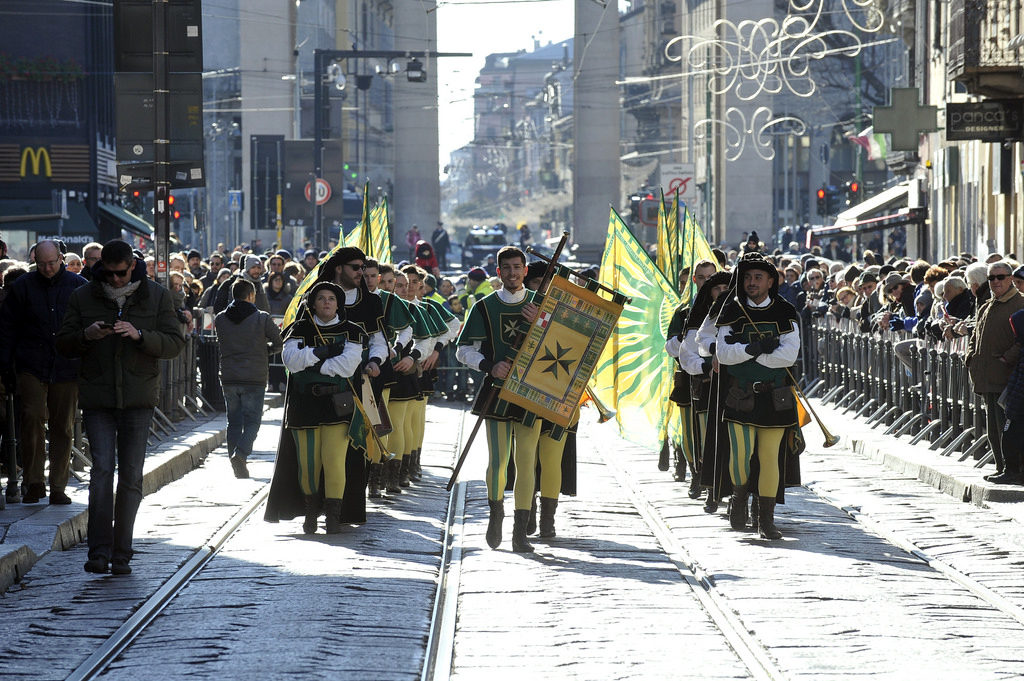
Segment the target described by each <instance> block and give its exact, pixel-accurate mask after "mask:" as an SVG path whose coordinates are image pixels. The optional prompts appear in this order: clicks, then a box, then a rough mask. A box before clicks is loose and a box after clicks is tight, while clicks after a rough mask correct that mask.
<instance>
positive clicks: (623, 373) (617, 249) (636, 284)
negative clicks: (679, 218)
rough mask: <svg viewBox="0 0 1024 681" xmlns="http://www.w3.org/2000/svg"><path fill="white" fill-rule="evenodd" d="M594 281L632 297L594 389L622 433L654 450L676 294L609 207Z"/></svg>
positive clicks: (668, 375)
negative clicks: (597, 277) (599, 265)
mask: <svg viewBox="0 0 1024 681" xmlns="http://www.w3.org/2000/svg"><path fill="white" fill-rule="evenodd" d="M600 281H601V283H602V284H605V285H607V286H610V287H612V288H614V289H616V290H617V291H621V292H622V293H623V294H624V295H627V296H629V297H630V298H632V302H630V303H629V304H627V305H626V307H625V309H624V310H623V312H622V316H621V317H619V321H618V323H617V324H616V326H615V330H614V332H613V333H612V336H611V338H610V339H609V341H608V343H607V345H605V348H604V352H602V353H601V357H600V359H599V360H598V363H597V369H596V370H595V372H594V380H595V382H596V386H595V388H594V391H595V392H596V393H597V395H598V397H599V398H600V399H601V401H602V402H603V403H604V404H606V405H608V406H610V407H611V408H613V409H615V411H616V415H615V418H616V421H617V422H618V424H619V431H620V432H621V433H622V436H623V437H624V438H626V439H627V440H630V441H631V442H635V443H637V444H639V445H642V446H645V447H649V448H650V449H654V450H657V449H660V448H661V444H662V441H663V440H664V438H665V425H666V423H665V422H666V409H667V407H668V396H669V393H671V392H672V373H673V370H674V367H673V362H674V361H675V360H674V359H673V358H671V357H669V356H668V354H667V353H666V352H665V331H666V330H667V329H668V324H669V322H670V321H671V319H672V313H673V312H674V311H675V309H676V307H677V306H678V305H679V294H678V293H677V292H676V290H675V286H674V285H673V284H672V283H671V282H669V280H668V279H666V278H665V276H664V275H663V274H662V272H661V270H659V269H658V266H657V264H656V263H655V262H654V261H653V260H651V258H650V256H649V255H647V253H646V252H645V251H644V247H643V245H642V244H641V243H640V242H639V241H637V239H636V237H634V236H633V234H632V232H630V231H629V227H627V226H626V223H624V222H623V221H622V218H620V217H619V215H618V213H616V212H615V210H614V209H612V211H611V215H610V216H609V219H608V236H607V239H606V241H605V247H604V255H603V257H602V258H601V271H600Z"/></svg>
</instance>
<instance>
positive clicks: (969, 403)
mask: <svg viewBox="0 0 1024 681" xmlns="http://www.w3.org/2000/svg"><path fill="white" fill-rule="evenodd" d="M803 331H804V334H805V335H804V337H805V338H806V339H808V341H809V342H807V343H805V348H804V352H803V358H802V367H803V369H804V371H805V375H804V384H805V386H806V388H805V392H806V393H807V395H808V396H811V397H813V396H816V395H819V394H820V395H821V399H822V401H823V402H825V403H832V404H834V405H836V406H837V407H839V408H842V409H843V410H844V411H843V413H844V414H846V413H850V412H854V415H855V416H856V417H858V418H866V419H867V422H868V424H869V425H871V426H872V427H874V428H885V434H886V435H893V436H894V437H902V436H904V435H908V436H910V444H917V443H919V442H922V441H927V442H928V443H929V448H930V449H932V450H935V451H939V452H940V453H941V455H942V456H951V455H953V454H954V453H959V460H960V461H965V460H966V459H968V458H971V457H973V458H974V459H975V460H976V461H977V464H976V466H977V467H981V466H982V465H984V464H986V463H989V462H990V461H991V460H992V453H991V452H990V451H989V446H988V439H987V438H986V437H985V436H986V432H985V423H986V421H985V402H984V400H983V399H982V398H981V397H980V396H979V395H975V394H974V390H973V386H972V384H971V379H970V376H969V375H968V373H967V366H966V364H965V361H964V357H965V354H966V350H967V339H966V338H958V339H955V340H951V341H949V340H943V341H938V342H936V341H933V340H930V339H929V340H919V339H916V338H915V337H913V336H911V335H910V334H908V333H906V332H902V331H888V330H886V331H883V332H880V333H879V332H875V333H870V334H869V333H864V332H862V331H860V329H859V328H858V327H857V325H856V324H855V323H854V322H851V321H850V320H848V319H838V318H836V317H834V316H832V315H826V316H824V317H820V318H814V319H812V320H811V322H810V324H809V325H807V324H805V326H804V329H803ZM908 340H909V341H912V342H911V343H908V344H907V345H909V348H908V351H907V356H908V357H909V364H910V366H909V367H908V366H906V365H905V364H904V363H903V362H901V361H900V360H899V359H898V357H897V354H896V352H895V346H896V344H897V343H899V342H901V341H908Z"/></svg>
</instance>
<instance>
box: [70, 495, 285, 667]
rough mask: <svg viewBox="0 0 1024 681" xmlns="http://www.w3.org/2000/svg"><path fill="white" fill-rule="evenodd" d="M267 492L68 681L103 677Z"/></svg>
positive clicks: (241, 511)
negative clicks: (112, 663) (109, 667)
mask: <svg viewBox="0 0 1024 681" xmlns="http://www.w3.org/2000/svg"><path fill="white" fill-rule="evenodd" d="M269 492H270V483H267V484H266V485H264V486H263V487H261V488H260V489H259V490H258V491H257V492H256V494H255V495H253V497H252V498H251V499H250V500H249V501H248V502H246V504H245V505H244V506H242V508H241V509H239V510H238V511H236V512H235V513H234V514H233V515H232V516H231V517H230V519H229V520H228V521H227V523H225V524H224V525H223V526H221V528H220V529H219V530H217V531H216V532H215V533H214V534H213V535H211V537H210V539H209V540H208V541H206V542H205V543H204V544H203V545H202V546H200V547H199V548H198V549H196V551H195V552H194V553H193V554H192V556H191V557H190V558H189V559H188V560H187V561H185V563H184V564H183V565H182V566H181V567H180V568H178V570H177V571H176V572H175V573H174V574H173V575H171V576H170V578H168V579H167V580H166V581H164V583H163V585H162V586H161V587H160V588H159V589H157V591H156V592H155V593H154V594H153V595H152V596H150V597H149V598H148V599H146V601H145V602H143V604H142V605H141V606H139V608H138V610H136V611H135V612H134V613H132V616H131V617H129V618H128V620H127V621H125V623H124V624H122V625H121V626H120V627H118V629H117V630H116V631H115V632H114V633H113V634H111V635H110V636H109V637H108V638H107V640H106V641H104V642H103V644H102V645H101V646H100V647H99V648H98V649H97V650H96V651H95V652H94V653H93V654H92V655H90V656H89V657H88V658H87V659H86V660H85V662H83V663H82V664H81V665H79V666H78V667H77V668H76V669H75V670H74V671H72V672H71V673H70V674H69V675H68V677H67V681H89V680H90V679H95V678H98V677H99V676H100V675H101V674H103V672H104V671H105V670H106V669H107V667H108V666H109V665H110V663H111V662H113V661H114V660H115V659H117V657H118V656H119V655H120V654H121V653H123V652H124V651H125V650H126V649H127V648H128V647H129V646H130V645H131V644H132V642H133V641H134V640H135V639H136V638H138V637H139V635H140V634H142V632H144V631H145V630H146V628H147V627H148V626H149V625H150V624H152V623H153V621H154V620H156V618H157V617H159V616H160V613H161V612H163V610H164V608H166V607H167V606H168V605H169V604H170V603H171V601H172V600H174V597H175V596H177V595H178V594H179V593H181V592H182V590H184V589H185V588H186V587H187V586H188V584H189V583H190V582H191V581H192V579H193V578H194V577H195V576H196V575H197V574H199V573H200V572H201V571H202V570H203V568H204V567H206V566H207V564H209V562H210V561H211V560H212V559H213V558H214V556H216V555H217V553H218V552H219V551H220V550H221V549H222V548H223V547H224V545H225V544H227V542H228V541H229V540H230V539H231V537H232V536H233V535H234V534H235V533H236V532H237V531H238V530H239V529H240V528H241V527H242V525H244V524H245V522H246V521H247V520H249V518H251V517H252V516H253V515H254V514H255V513H256V512H257V511H258V510H259V509H260V508H261V507H262V506H263V504H264V503H265V502H266V500H267V495H268V494H269Z"/></svg>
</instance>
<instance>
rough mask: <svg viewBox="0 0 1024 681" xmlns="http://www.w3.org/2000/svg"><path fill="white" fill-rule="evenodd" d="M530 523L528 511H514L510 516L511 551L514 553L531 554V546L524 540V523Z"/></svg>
mask: <svg viewBox="0 0 1024 681" xmlns="http://www.w3.org/2000/svg"><path fill="white" fill-rule="evenodd" d="M528 522H530V510H529V509H526V508H524V509H518V508H517V509H516V510H515V515H513V516H512V550H513V551H515V552H516V553H533V544H531V543H530V541H529V540H528V539H527V538H526V523H528Z"/></svg>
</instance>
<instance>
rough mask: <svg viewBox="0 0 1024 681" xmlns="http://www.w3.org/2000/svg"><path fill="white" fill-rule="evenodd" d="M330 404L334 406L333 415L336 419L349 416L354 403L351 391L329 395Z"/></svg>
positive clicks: (353, 408)
mask: <svg viewBox="0 0 1024 681" xmlns="http://www.w3.org/2000/svg"><path fill="white" fill-rule="evenodd" d="M331 404H332V405H333V406H334V414H335V416H337V417H338V418H344V417H346V416H351V415H352V412H353V411H354V410H355V402H354V400H353V399H352V391H351V390H346V391H344V392H340V393H334V394H333V395H331Z"/></svg>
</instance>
